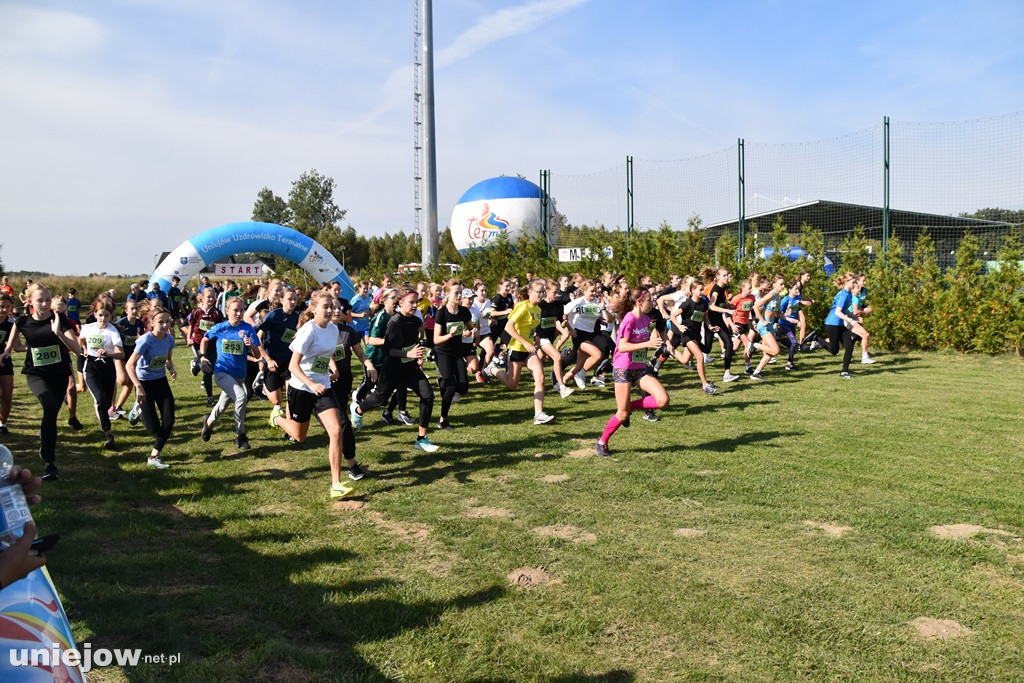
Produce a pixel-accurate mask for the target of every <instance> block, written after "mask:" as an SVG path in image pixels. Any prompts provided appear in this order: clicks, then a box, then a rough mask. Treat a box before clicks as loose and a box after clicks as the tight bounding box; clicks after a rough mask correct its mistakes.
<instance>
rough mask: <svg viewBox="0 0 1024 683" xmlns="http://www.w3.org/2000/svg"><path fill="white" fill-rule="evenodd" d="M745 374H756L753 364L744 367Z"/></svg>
mask: <svg viewBox="0 0 1024 683" xmlns="http://www.w3.org/2000/svg"><path fill="white" fill-rule="evenodd" d="M743 374H744V375H753V374H754V368H753V366H751V365H748V366H747V367H745V368H743Z"/></svg>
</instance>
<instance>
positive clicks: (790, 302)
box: [779, 294, 803, 327]
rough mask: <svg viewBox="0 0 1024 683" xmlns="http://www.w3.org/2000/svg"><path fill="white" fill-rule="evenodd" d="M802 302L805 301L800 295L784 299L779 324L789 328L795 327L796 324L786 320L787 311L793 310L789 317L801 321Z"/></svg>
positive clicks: (780, 308)
mask: <svg viewBox="0 0 1024 683" xmlns="http://www.w3.org/2000/svg"><path fill="white" fill-rule="evenodd" d="M801 301H803V298H802V297H801V296H800V295H799V294H797V295H796V296H790V295H788V294H787V295H786V296H784V297H782V303H781V304H779V311H780V313H781V315H780V316H779V324H780V325H785V326H787V327H792V326H793V325H795V324H796V323H794V322H791V321H789V320H786V311H787V310H789V309H790V308H792V309H793V310H792V311H790V314H789V316H790V317H791V318H793V319H795V320H797V321H799V319H800V315H799V311H800V302H801Z"/></svg>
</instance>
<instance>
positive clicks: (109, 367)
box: [78, 299, 124, 449]
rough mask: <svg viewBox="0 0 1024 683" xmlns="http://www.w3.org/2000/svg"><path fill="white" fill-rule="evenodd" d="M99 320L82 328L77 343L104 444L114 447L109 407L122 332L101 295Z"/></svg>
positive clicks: (95, 305) (121, 355) (94, 307)
mask: <svg viewBox="0 0 1024 683" xmlns="http://www.w3.org/2000/svg"><path fill="white" fill-rule="evenodd" d="M91 313H92V315H93V316H95V318H96V322H94V323H88V324H86V325H84V326H83V327H82V330H81V332H79V337H78V343H79V345H81V346H82V348H83V349H84V350H85V352H86V362H85V384H86V386H88V387H89V393H91V394H92V398H93V403H94V405H95V407H96V417H97V418H99V421H100V429H102V430H103V436H104V441H103V447H104V448H109V449H113V448H114V447H115V446H114V435H113V433H112V432H111V431H110V407H111V405H112V404H113V402H114V392H115V391H116V390H117V368H115V367H114V360H115V359H116V360H123V359H124V348H123V346H122V344H121V333H120V332H119V331H118V330H117V328H116V327H114V325H113V324H111V322H110V319H111V318H112V317H113V309H112V308H110V307H109V306H108V304H107V303H106V302H105V301H103V300H102V299H99V300H97V301H95V302H94V303H93V305H92V310H91Z"/></svg>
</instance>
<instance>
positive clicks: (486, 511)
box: [463, 505, 515, 519]
mask: <svg viewBox="0 0 1024 683" xmlns="http://www.w3.org/2000/svg"><path fill="white" fill-rule="evenodd" d="M463 515H464V516H466V517H469V518H470V519H486V518H488V517H497V518H499V519H512V518H513V517H515V514H513V512H512V511H511V510H506V509H505V508H492V507H488V506H486V505H481V506H480V507H475V508H469V509H468V510H466V511H465V512H464V513H463Z"/></svg>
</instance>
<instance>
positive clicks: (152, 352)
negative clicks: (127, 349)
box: [135, 332, 174, 382]
mask: <svg viewBox="0 0 1024 683" xmlns="http://www.w3.org/2000/svg"><path fill="white" fill-rule="evenodd" d="M173 348H174V337H172V336H171V335H169V334H168V335H165V336H164V338H163V339H158V338H157V336H156V335H155V334H153V333H152V332H147V333H146V334H144V335H142V336H141V337H139V340H138V341H137V342H135V353H137V354H139V361H138V362H137V363H136V364H135V374H136V375H138V376H139V379H140V380H142V381H143V382H148V381H150V380H153V379H160V378H161V377H163V376H164V375H165V374H166V370H165V369H164V365H166V363H167V356H169V355H170V353H171V349H173Z"/></svg>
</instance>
